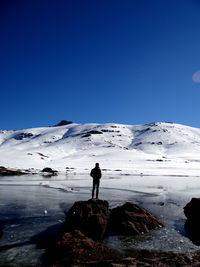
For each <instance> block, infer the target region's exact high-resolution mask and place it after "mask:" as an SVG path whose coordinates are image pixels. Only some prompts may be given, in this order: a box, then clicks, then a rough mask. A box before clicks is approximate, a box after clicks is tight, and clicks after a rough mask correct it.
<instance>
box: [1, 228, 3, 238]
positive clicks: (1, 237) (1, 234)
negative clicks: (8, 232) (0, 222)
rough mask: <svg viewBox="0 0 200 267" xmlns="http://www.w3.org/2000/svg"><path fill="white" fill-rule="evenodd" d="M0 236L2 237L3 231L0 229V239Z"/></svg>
mask: <svg viewBox="0 0 200 267" xmlns="http://www.w3.org/2000/svg"><path fill="white" fill-rule="evenodd" d="M2 235H3V230H2V229H1V227H0V238H2Z"/></svg>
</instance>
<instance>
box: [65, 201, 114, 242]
mask: <svg viewBox="0 0 200 267" xmlns="http://www.w3.org/2000/svg"><path fill="white" fill-rule="evenodd" d="M109 215H110V211H109V209H108V202H107V201H105V200H99V199H90V200H88V201H78V202H75V203H74V205H73V206H72V208H71V209H70V210H69V211H68V212H67V213H66V229H67V231H73V230H80V231H81V232H82V233H84V234H85V235H86V236H88V237H91V238H93V239H94V240H99V239H102V238H103V237H104V235H105V232H106V230H107V225H108V220H109Z"/></svg>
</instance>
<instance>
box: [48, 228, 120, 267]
mask: <svg viewBox="0 0 200 267" xmlns="http://www.w3.org/2000/svg"><path fill="white" fill-rule="evenodd" d="M120 257H121V253H119V252H117V251H115V250H114V249H111V248H109V247H107V246H106V245H105V244H102V243H99V242H95V241H93V240H92V239H90V238H88V237H86V236H85V235H84V234H82V233H81V232H80V231H78V230H75V231H73V232H67V233H65V234H64V235H63V237H62V239H61V240H60V241H59V242H57V244H56V245H54V246H52V247H51V248H49V249H48V250H47V252H46V254H45V256H44V260H45V263H51V264H53V266H68V264H70V266H71V264H72V263H73V264H79V263H86V262H87V263H88V262H93V263H94V262H95V261H97V262H99V261H102V260H109V259H113V258H115V259H119V258H120ZM55 263H56V265H54V264H55Z"/></svg>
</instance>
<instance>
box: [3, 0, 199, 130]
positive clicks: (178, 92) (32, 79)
mask: <svg viewBox="0 0 200 267" xmlns="http://www.w3.org/2000/svg"><path fill="white" fill-rule="evenodd" d="M198 70H200V1H199V0H28V1H27V0H24V1H21V0H17V1H16V0H13V1H11V0H1V1H0V90H1V104H0V114H1V118H0V129H14V128H27V127H38V126H47V125H53V124H55V123H57V122H58V121H60V120H62V119H66V120H71V121H74V122H78V123H86V122H99V123H107V122H116V123H125V124H143V123H148V122H152V121H173V122H176V123H182V124H187V125H191V126H195V127H200V116H199V115H200V104H199V102H200V83H198V82H194V81H193V80H192V75H193V74H194V73H195V72H196V71H198Z"/></svg>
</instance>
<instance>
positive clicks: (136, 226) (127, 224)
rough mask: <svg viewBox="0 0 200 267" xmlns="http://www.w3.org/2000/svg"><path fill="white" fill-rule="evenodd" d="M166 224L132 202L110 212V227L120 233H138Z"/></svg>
mask: <svg viewBox="0 0 200 267" xmlns="http://www.w3.org/2000/svg"><path fill="white" fill-rule="evenodd" d="M162 226H164V225H163V223H162V222H161V221H159V220H158V219H157V218H155V217H154V216H153V215H152V214H151V213H150V212H148V211H147V210H146V209H144V208H141V207H139V206H138V205H136V204H132V203H130V202H127V203H125V204H124V205H123V206H120V207H117V208H114V209H112V210H111V213H110V228H111V230H112V231H113V232H114V233H116V234H119V235H137V234H141V233H147V232H149V231H150V230H153V229H157V228H160V227H162Z"/></svg>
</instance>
